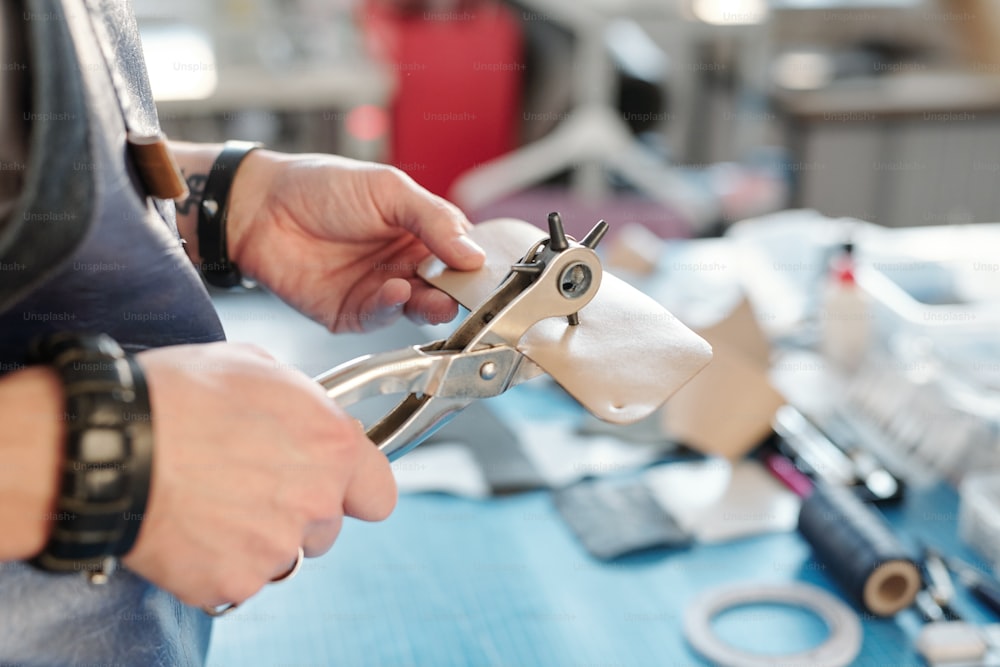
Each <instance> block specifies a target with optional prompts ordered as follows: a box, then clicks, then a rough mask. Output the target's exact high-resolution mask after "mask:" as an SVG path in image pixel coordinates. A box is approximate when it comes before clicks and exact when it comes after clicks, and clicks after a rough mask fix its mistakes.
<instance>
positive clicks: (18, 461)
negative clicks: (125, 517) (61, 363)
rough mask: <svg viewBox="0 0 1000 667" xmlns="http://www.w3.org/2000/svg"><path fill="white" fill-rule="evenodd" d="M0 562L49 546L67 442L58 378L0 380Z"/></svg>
mask: <svg viewBox="0 0 1000 667" xmlns="http://www.w3.org/2000/svg"><path fill="white" fill-rule="evenodd" d="M0 406H4V418H3V420H2V422H0V452H2V456H3V458H4V464H3V465H0V526H3V528H4V538H3V539H2V540H0V560H25V559H28V558H30V557H32V556H34V555H35V554H37V553H38V552H39V551H41V550H42V548H43V547H44V546H45V541H46V539H47V538H48V535H49V531H50V529H51V524H52V518H53V516H54V515H55V507H56V498H57V495H58V487H59V469H60V467H61V464H62V458H63V457H62V443H63V441H64V440H65V419H64V414H63V393H62V386H61V384H60V382H59V378H58V376H57V375H56V373H55V372H54V371H53V370H51V369H49V368H44V367H31V368H26V369H24V370H20V371H17V372H14V373H11V374H9V375H7V376H4V377H3V378H0Z"/></svg>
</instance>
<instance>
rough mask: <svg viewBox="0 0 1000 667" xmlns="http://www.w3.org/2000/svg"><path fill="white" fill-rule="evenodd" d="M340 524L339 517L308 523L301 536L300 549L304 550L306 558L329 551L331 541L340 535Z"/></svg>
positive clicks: (341, 520)
mask: <svg viewBox="0 0 1000 667" xmlns="http://www.w3.org/2000/svg"><path fill="white" fill-rule="evenodd" d="M341 525H343V519H342V518H341V517H337V518H336V519H331V520H329V521H314V522H313V523H310V524H309V525H308V526H307V527H306V532H305V536H304V537H303V538H302V550H303V551H304V552H305V554H306V558H316V557H317V556H322V555H323V554H325V553H326V552H327V551H329V550H330V548H331V547H332V546H333V543H334V542H336V541H337V536H338V535H340V527H341Z"/></svg>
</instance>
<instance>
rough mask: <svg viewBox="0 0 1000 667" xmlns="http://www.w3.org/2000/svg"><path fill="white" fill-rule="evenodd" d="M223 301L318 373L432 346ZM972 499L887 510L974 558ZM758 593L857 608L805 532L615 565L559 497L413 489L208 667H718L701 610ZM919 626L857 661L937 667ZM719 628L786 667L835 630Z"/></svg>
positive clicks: (215, 646)
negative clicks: (560, 509) (736, 592)
mask: <svg viewBox="0 0 1000 667" xmlns="http://www.w3.org/2000/svg"><path fill="white" fill-rule="evenodd" d="M217 303H218V305H219V309H220V312H221V314H222V318H223V322H224V324H225V325H226V327H227V331H228V333H229V334H230V337H231V338H232V339H236V340H254V341H256V342H258V343H260V344H262V345H264V346H265V347H267V348H269V349H270V350H271V351H272V353H274V354H275V355H276V356H277V357H278V358H279V360H280V361H282V362H287V363H292V364H295V365H297V366H299V367H300V368H303V369H304V370H305V371H306V372H308V373H310V374H316V373H319V372H321V371H323V370H325V369H326V368H328V367H329V366H330V365H331V364H334V363H338V362H340V361H342V360H344V359H346V358H351V357H354V356H358V355H360V354H363V353H366V352H373V351H377V350H379V349H389V348H394V347H399V346H401V345H405V344H408V343H415V342H419V336H421V335H423V334H422V332H421V331H420V330H419V329H416V328H414V327H407V326H406V325H403V326H402V327H397V328H395V329H393V330H391V331H389V332H386V333H382V334H377V335H373V336H368V335H366V336H346V337H341V336H330V335H329V334H327V333H326V332H325V331H323V330H322V329H321V328H320V327H318V326H315V325H312V324H310V323H308V322H304V321H301V320H290V319H289V318H290V317H292V318H294V317H295V316H294V315H293V314H290V311H288V309H287V308H286V307H284V306H283V305H281V304H280V303H278V302H277V301H276V300H274V299H273V298H271V297H270V296H268V295H266V294H265V293H262V292H256V293H247V294H233V295H228V294H227V295H220V296H219V298H218V299H217ZM415 336H416V337H418V338H417V339H416V340H414V339H413V337H415ZM407 338H409V340H407ZM488 405H489V406H490V407H491V409H492V410H493V411H494V412H495V414H496V415H497V416H499V417H500V420H501V422H503V423H505V424H509V425H511V427H512V428H516V429H517V430H518V431H525V430H530V429H531V428H532V427H533V426H537V425H541V424H543V423H546V424H549V425H551V424H552V423H563V420H565V419H568V418H572V416H573V415H574V414H575V413H576V411H578V410H579V408H577V407H576V406H575V405H574V404H572V402H571V401H569V400H568V399H567V398H566V396H565V395H564V394H562V393H561V392H560V391H559V390H558V389H557V388H555V387H554V386H552V385H547V384H545V383H541V384H538V383H534V382H533V383H530V384H528V385H525V386H522V387H518V388H517V389H515V390H513V391H511V392H508V394H505V395H503V396H501V397H498V398H496V399H491V400H490V401H489V403H488ZM407 460H408V459H407V458H406V457H404V458H403V459H401V460H400V461H398V462H397V464H396V465H406V462H407ZM957 505H958V500H957V496H956V494H955V493H954V491H953V490H952V489H950V488H948V487H946V486H941V485H938V486H934V487H932V488H928V489H925V490H923V491H919V492H914V493H911V494H910V495H909V496H908V497H907V499H906V501H905V503H904V504H902V505H900V506H897V507H892V508H888V509H887V510H886V514H887V517H888V518H889V519H890V521H891V523H892V524H893V525H894V526H895V527H897V528H899V529H900V536H901V537H902V538H903V539H904V540H906V541H909V542H910V543H911V545H912V544H913V540H916V539H920V540H924V541H926V542H928V543H931V544H933V545H935V546H936V547H938V548H939V549H941V550H943V551H945V552H948V553H951V554H954V555H960V556H965V557H967V558H969V557H970V556H971V554H970V553H969V552H968V551H967V550H966V549H965V548H964V547H962V546H961V545H960V543H959V542H958V538H957V536H956V517H957ZM748 581H753V582H759V583H770V582H789V581H805V582H810V583H814V584H817V585H819V586H821V587H823V588H825V589H828V590H830V591H832V592H834V593H835V594H836V595H837V596H838V597H840V598H841V599H844V596H843V594H842V593H841V592H840V591H839V590H838V589H837V587H836V585H835V584H834V583H833V582H832V581H831V580H830V579H829V578H828V576H827V573H826V571H825V567H824V566H823V565H822V564H821V563H819V562H817V561H816V560H815V559H814V558H813V556H812V553H811V551H810V548H809V546H808V544H807V543H806V542H805V541H804V540H803V539H802V538H801V537H800V536H799V535H798V534H797V533H794V532H791V533H782V534H772V535H766V536H758V537H753V538H747V539H742V540H738V541H734V542H730V543H727V544H722V545H695V546H693V547H690V548H683V549H675V550H659V551H654V552H647V553H644V554H641V555H637V556H632V557H629V558H626V559H624V560H620V561H616V562H611V563H605V562H601V561H598V560H596V559H594V558H593V557H591V556H590V555H588V554H587V552H586V551H585V550H584V549H583V548H582V547H581V546H580V543H579V542H578V541H577V540H576V538H575V537H574V535H573V534H572V533H571V532H570V530H569V529H568V527H567V525H566V524H565V523H564V522H563V521H562V519H561V518H560V515H559V514H558V513H557V511H556V509H555V507H554V505H553V502H552V496H551V493H550V492H549V491H544V490H536V491H529V492H525V493H517V494H512V495H507V496H500V497H491V498H486V499H469V498H461V497H455V496H450V495H445V494H438V493H433V494H416V493H406V494H403V495H402V496H401V497H400V500H399V505H398V507H397V509H396V511H395V513H394V514H393V515H392V516H391V517H390V518H389V519H388V520H387V521H385V522H383V523H379V524H363V523H360V522H357V521H353V520H348V521H346V523H345V525H344V529H343V532H342V534H341V536H340V538H339V540H338V542H337V544H336V545H335V547H334V548H333V550H332V551H330V552H329V553H328V554H326V555H325V556H323V557H321V558H318V559H312V560H307V561H306V562H305V564H304V565H303V567H302V570H301V572H300V573H299V575H298V576H297V577H296V578H294V579H293V580H291V581H288V582H284V583H281V584H277V585H272V586H268V587H266V588H265V590H263V591H262V592H261V593H260V594H259V595H257V596H256V597H255V598H253V599H252V600H250V601H249V602H247V603H246V604H245V606H243V607H242V608H241V609H239V610H237V611H236V612H235V613H233V614H231V615H230V616H227V617H224V618H222V619H220V620H218V621H217V622H216V624H215V629H214V634H213V640H212V645H211V650H210V653H209V661H208V664H209V665H210V666H211V667H228V666H235V665H241V666H242V665H248V666H256V665H260V666H262V667H279V666H283V667H292V666H295V667H306V666H319V665H324V666H326V665H349V666H352V667H355V666H358V667H363V666H366V665H387V666H389V665H391V666H406V665H420V666H425V665H427V666H434V667H445V666H448V665H455V666H483V667H486V666H490V667H493V666H497V667H498V666H501V665H510V666H514V665H517V666H530V665H544V666H547V667H559V666H579V667H584V666H587V667H598V666H601V667H611V666H622V667H626V666H627V667H632V666H642V665H657V666H671V665H704V664H708V663H705V662H704V661H702V660H700V659H699V658H698V657H697V656H695V655H694V654H693V653H692V652H691V651H690V649H689V648H688V646H687V645H686V643H685V641H684V638H683V635H682V621H683V615H684V610H685V609H686V608H687V606H688V605H689V604H690V603H691V602H692V601H693V600H694V599H695V598H696V597H697V596H698V595H699V594H701V593H703V592H705V591H707V590H709V589H712V588H714V587H716V586H719V585H724V584H727V583H736V582H748ZM956 605H957V606H958V608H959V610H960V611H961V612H962V613H963V615H964V616H965V617H966V618H967V620H970V621H973V622H993V621H995V620H996V619H994V618H991V617H990V616H988V615H987V614H986V612H985V611H984V610H983V609H982V608H981V607H979V606H978V605H977V604H976V603H975V602H973V601H971V600H970V599H968V598H967V597H966V596H965V594H964V592H963V591H960V593H959V598H958V602H957V603H956ZM855 609H856V607H855ZM920 626H921V622H920V620H919V618H918V617H917V616H916V614H915V613H914V612H912V611H905V612H902V613H901V614H899V615H898V616H897V617H896V618H895V619H890V620H879V619H874V618H871V617H865V618H863V628H864V639H863V646H862V652H861V654H860V656H859V657H858V659H857V661H856V663H855V664H858V665H879V666H880V667H888V666H889V665H920V664H923V663H922V661H921V660H920V658H919V657H918V656H917V655H916V654H915V653H914V651H913V649H912V640H913V637H914V636H915V634H916V631H917V630H919V628H920ZM715 628H716V630H717V632H718V633H719V634H720V636H722V637H725V638H727V639H728V640H729V641H730V642H731V643H733V644H735V645H738V646H741V647H743V648H747V649H750V650H756V651H759V652H763V653H767V654H773V655H775V663H776V664H779V663H780V664H788V663H786V662H784V661H782V660H781V657H780V654H782V653H785V654H787V653H790V652H794V651H800V650H803V649H806V648H808V647H810V646H813V645H815V644H817V643H819V642H820V641H822V639H823V638H824V637H825V636H826V629H825V627H824V625H823V623H822V621H821V620H819V619H818V618H817V617H813V616H810V615H808V614H805V613H801V612H797V611H795V610H792V609H789V608H786V607H781V606H776V605H772V606H760V607H747V608H744V609H742V610H736V611H732V612H727V613H725V614H723V615H722V616H721V617H719V618H718V619H717V622H716V624H715Z"/></svg>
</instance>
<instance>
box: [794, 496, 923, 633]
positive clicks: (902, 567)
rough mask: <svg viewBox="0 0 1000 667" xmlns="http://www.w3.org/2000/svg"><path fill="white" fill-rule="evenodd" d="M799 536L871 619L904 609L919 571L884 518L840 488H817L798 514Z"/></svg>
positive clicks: (916, 585)
mask: <svg viewBox="0 0 1000 667" xmlns="http://www.w3.org/2000/svg"><path fill="white" fill-rule="evenodd" d="M799 532H801V533H802V535H803V536H804V537H805V538H806V540H808V541H809V544H811V545H812V548H813V551H814V552H815V555H816V558H817V559H818V560H819V561H820V562H822V563H823V565H824V566H825V567H826V569H827V571H829V572H830V574H831V576H832V577H833V578H834V579H835V580H836V581H837V583H838V584H840V585H841V586H842V587H843V588H844V591H845V592H846V593H847V594H848V595H850V596H851V597H853V598H854V599H855V600H856V601H857V602H859V603H860V604H861V605H862V607H863V608H864V609H865V610H866V611H868V612H870V613H872V614H875V615H876V616H891V615H893V614H895V613H896V612H898V611H900V610H902V609H905V608H906V607H909V606H910V605H911V604H913V600H914V598H915V597H916V595H917V592H918V591H919V590H920V588H921V586H922V583H921V577H920V569H919V567H918V566H917V564H916V562H915V561H914V559H913V558H912V557H911V556H910V554H909V553H908V551H907V549H906V548H905V547H904V546H903V544H902V543H901V542H900V541H899V540H898V539H896V536H895V535H893V533H892V530H891V529H890V527H889V525H888V523H886V521H885V519H884V518H883V517H882V516H881V515H879V514H878V513H877V512H876V510H875V509H874V508H872V507H869V506H868V505H866V504H865V503H863V502H862V501H861V500H860V499H859V498H858V497H857V496H856V495H854V493H853V492H852V491H851V490H850V489H848V488H845V487H841V486H835V485H831V484H822V483H821V484H817V485H816V487H815V489H814V490H813V492H812V494H811V495H810V496H809V497H808V498H807V499H806V500H805V501H803V503H802V509H801V510H800V511H799Z"/></svg>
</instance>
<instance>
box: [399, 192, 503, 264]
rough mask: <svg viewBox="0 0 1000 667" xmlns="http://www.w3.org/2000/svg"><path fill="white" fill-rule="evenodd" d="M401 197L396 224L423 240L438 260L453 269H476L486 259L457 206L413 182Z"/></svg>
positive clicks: (467, 221)
mask: <svg viewBox="0 0 1000 667" xmlns="http://www.w3.org/2000/svg"><path fill="white" fill-rule="evenodd" d="M409 192H410V196H408V197H401V198H400V199H401V201H399V202H398V208H397V209H396V220H395V222H396V224H398V225H399V226H401V227H403V228H404V229H406V230H407V231H409V232H410V233H411V234H413V235H414V236H416V237H417V238H419V239H420V240H421V241H423V243H424V245H426V246H427V248H428V249H429V250H430V251H431V252H432V253H434V255H435V256H437V257H438V258H439V259H440V260H441V261H443V262H444V263H445V264H447V265H448V266H450V267H452V268H455V269H462V270H466V271H471V270H474V269H478V268H479V267H480V266H482V265H483V262H484V261H485V260H486V253H485V252H483V249H482V248H480V247H479V245H478V244H477V243H476V242H475V241H473V240H472V239H471V238H469V236H468V235H467V232H468V230H469V229H471V228H472V224H471V223H470V222H469V220H468V218H466V217H465V215H464V214H463V213H462V212H461V211H460V210H458V208H457V207H456V206H455V205H454V204H451V203H450V202H447V201H445V200H444V199H442V198H440V197H437V196H435V195H432V194H430V193H428V192H427V191H426V190H423V189H422V188H420V186H419V185H416V184H415V183H414V184H413V187H412V188H411V189H410V190H409Z"/></svg>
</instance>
